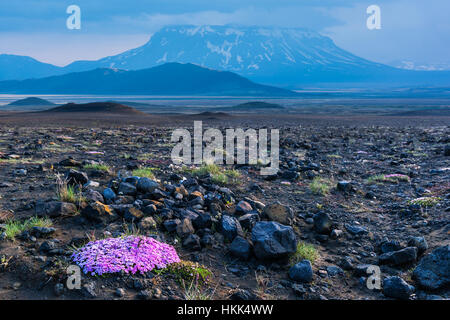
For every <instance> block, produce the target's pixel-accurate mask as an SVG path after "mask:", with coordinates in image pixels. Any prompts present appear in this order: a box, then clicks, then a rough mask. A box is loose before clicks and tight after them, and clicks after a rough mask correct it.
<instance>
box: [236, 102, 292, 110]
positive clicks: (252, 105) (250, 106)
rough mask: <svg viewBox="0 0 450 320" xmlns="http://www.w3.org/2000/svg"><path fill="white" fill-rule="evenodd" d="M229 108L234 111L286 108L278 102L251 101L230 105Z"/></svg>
mask: <svg viewBox="0 0 450 320" xmlns="http://www.w3.org/2000/svg"><path fill="white" fill-rule="evenodd" d="M228 109H229V110H233V111H244V110H249V111H251V110H266V109H284V107H283V106H282V105H279V104H276V103H268V102H263V101H251V102H245V103H241V104H238V105H236V106H232V107H229V108H228Z"/></svg>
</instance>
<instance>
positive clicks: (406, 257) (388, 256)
mask: <svg viewBox="0 0 450 320" xmlns="http://www.w3.org/2000/svg"><path fill="white" fill-rule="evenodd" d="M416 259H417V248H416V247H407V248H405V249H401V250H398V251H391V252H387V253H383V254H382V255H380V256H379V261H380V263H381V264H391V265H395V266H397V265H403V264H408V263H413V262H415V261H416Z"/></svg>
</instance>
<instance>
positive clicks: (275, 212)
mask: <svg viewBox="0 0 450 320" xmlns="http://www.w3.org/2000/svg"><path fill="white" fill-rule="evenodd" d="M263 212H264V214H265V215H266V216H267V217H268V218H269V219H270V220H272V221H276V222H279V223H281V224H284V225H292V223H293V221H294V212H293V211H292V209H291V208H290V207H288V206H285V205H283V204H281V203H279V202H276V203H273V204H270V205H267V206H266V207H265V208H264V211H263Z"/></svg>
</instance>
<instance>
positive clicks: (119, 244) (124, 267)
mask: <svg viewBox="0 0 450 320" xmlns="http://www.w3.org/2000/svg"><path fill="white" fill-rule="evenodd" d="M72 259H73V261H74V262H75V263H76V264H77V265H79V266H80V267H81V268H82V269H83V272H84V273H91V274H92V275H102V274H104V273H116V272H121V271H123V272H125V273H132V274H135V273H136V272H140V273H141V274H143V273H145V272H149V271H152V270H153V269H154V268H157V269H163V268H165V267H166V266H167V265H169V264H171V263H175V262H180V258H179V257H178V255H177V252H176V251H175V248H174V247H172V246H171V245H168V244H165V243H161V242H159V241H157V240H155V239H153V238H150V237H143V236H128V237H124V238H108V239H103V240H98V241H92V242H89V243H88V244H87V245H86V246H84V247H83V248H81V249H79V250H77V251H76V252H74V253H73V254H72Z"/></svg>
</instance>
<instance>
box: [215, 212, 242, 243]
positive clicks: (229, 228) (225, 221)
mask: <svg viewBox="0 0 450 320" xmlns="http://www.w3.org/2000/svg"><path fill="white" fill-rule="evenodd" d="M220 227H221V232H222V234H223V236H224V237H225V239H227V240H228V241H233V240H234V238H235V237H236V236H237V235H242V234H243V231H242V227H241V225H240V223H239V221H238V220H237V219H236V218H233V217H231V216H229V215H224V216H223V217H222V220H221V221H220Z"/></svg>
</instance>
